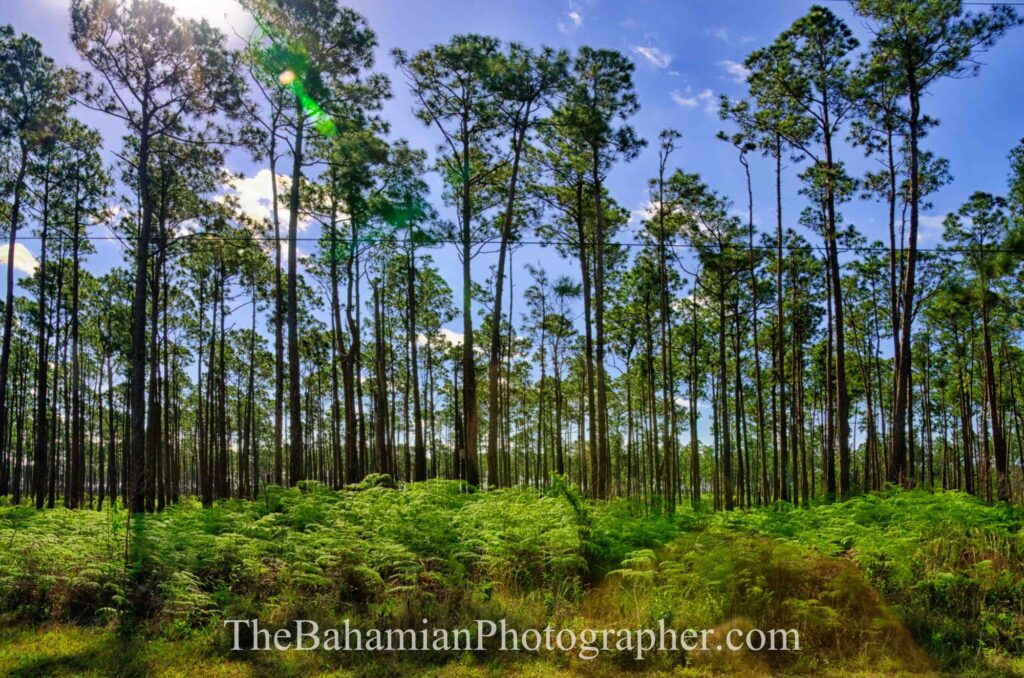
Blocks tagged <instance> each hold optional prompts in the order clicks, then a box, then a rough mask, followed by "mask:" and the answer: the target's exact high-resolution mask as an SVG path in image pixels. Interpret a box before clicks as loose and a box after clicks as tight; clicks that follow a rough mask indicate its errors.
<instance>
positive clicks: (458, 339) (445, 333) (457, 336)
mask: <svg viewBox="0 0 1024 678" xmlns="http://www.w3.org/2000/svg"><path fill="white" fill-rule="evenodd" d="M438 334H440V335H441V341H443V342H445V343H447V344H449V345H450V346H462V340H463V339H464V338H465V336H466V335H464V334H463V333H462V332H456V331H455V330H450V329H448V328H447V327H442V328H441V330H440V331H439V332H438ZM416 343H417V344H419V345H420V346H423V345H424V344H426V343H427V335H425V334H420V335H419V336H417V337H416Z"/></svg>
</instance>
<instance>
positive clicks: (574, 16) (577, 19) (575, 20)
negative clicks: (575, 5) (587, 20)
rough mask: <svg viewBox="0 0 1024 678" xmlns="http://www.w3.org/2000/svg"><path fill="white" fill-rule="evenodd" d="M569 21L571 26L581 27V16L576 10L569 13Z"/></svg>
mask: <svg viewBox="0 0 1024 678" xmlns="http://www.w3.org/2000/svg"><path fill="white" fill-rule="evenodd" d="M569 20H570V21H572V25H573V26H575V27H576V28H579V27H580V26H582V25H583V15H582V14H580V13H579V11H578V10H575V9H574V10H572V11H570V12H569Z"/></svg>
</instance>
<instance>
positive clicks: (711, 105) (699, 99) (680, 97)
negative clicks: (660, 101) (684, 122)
mask: <svg viewBox="0 0 1024 678" xmlns="http://www.w3.org/2000/svg"><path fill="white" fill-rule="evenodd" d="M689 93H690V88H689V87H687V88H686V92H685V93H680V92H678V91H676V92H672V101H674V102H676V104H678V105H679V106H682V107H683V108H696V107H698V106H701V107H703V108H704V110H705V111H707V112H708V113H717V112H718V101H717V99H716V97H715V93H714V92H712V91H711V90H710V89H703V90H701V91H700V92H699V93H697V94H694V95H692V96H687V95H688V94H689Z"/></svg>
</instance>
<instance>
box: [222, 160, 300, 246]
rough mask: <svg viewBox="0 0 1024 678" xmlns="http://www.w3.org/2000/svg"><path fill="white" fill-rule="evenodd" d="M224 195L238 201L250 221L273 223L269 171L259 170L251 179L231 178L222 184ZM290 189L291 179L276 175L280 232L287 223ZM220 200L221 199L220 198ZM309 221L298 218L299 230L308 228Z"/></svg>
mask: <svg viewBox="0 0 1024 678" xmlns="http://www.w3.org/2000/svg"><path fill="white" fill-rule="evenodd" d="M223 186H224V189H225V191H224V192H225V195H230V196H232V197H234V198H235V199H236V200H237V201H238V206H239V208H240V209H241V210H242V212H243V213H244V214H245V215H246V216H248V217H249V218H250V219H254V220H256V221H258V222H266V223H267V224H271V223H273V221H272V220H271V209H272V206H273V195H272V188H273V186H272V185H271V181H270V170H268V169H261V170H260V171H259V172H257V173H256V174H255V175H254V176H252V177H242V178H238V177H235V176H232V177H231V178H230V179H229V180H228V181H226V182H225V183H224V184H223ZM289 188H291V178H290V177H288V176H285V175H283V174H278V175H277V216H278V219H279V220H280V222H281V226H282V230H284V226H285V225H286V224H287V223H288V218H289V211H288V208H287V207H286V206H285V205H286V204H287V199H288V189H289ZM220 199H223V197H221V198H220ZM309 224H310V221H309V219H306V218H301V217H300V218H299V230H300V231H305V230H307V229H308V228H309Z"/></svg>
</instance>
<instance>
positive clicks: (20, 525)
mask: <svg viewBox="0 0 1024 678" xmlns="http://www.w3.org/2000/svg"><path fill="white" fill-rule="evenodd" d="M390 485H391V483H390V482H389V479H387V478H382V477H372V478H369V479H367V481H366V482H364V483H363V484H362V485H361V486H360V487H358V488H355V489H351V490H346V491H333V490H330V489H328V488H325V487H323V486H320V485H317V484H313V483H306V484H303V485H301V486H300V487H299V488H293V489H287V490H286V489H283V488H279V487H268V488H267V489H266V491H265V493H264V494H263V496H262V497H261V500H260V501H256V502H248V501H225V502H220V503H218V504H217V505H216V506H214V507H213V508H210V509H205V510H204V509H202V508H201V507H200V506H199V505H198V504H197V503H196V502H193V501H185V502H183V503H182V504H181V505H177V506H173V507H171V508H169V509H167V510H166V511H164V512H163V513H160V514H156V515H147V516H142V517H139V516H134V517H132V518H131V520H129V516H128V514H127V513H126V512H125V511H123V510H117V509H115V510H109V509H108V510H105V511H102V512H96V511H86V510H80V511H70V510H65V509H56V510H52V511H39V512H37V511H36V510H34V509H32V508H28V507H22V506H7V505H5V506H0V545H2V547H0V551H2V552H3V554H4V555H3V557H2V558H0V673H4V674H7V673H10V674H19V673H20V674H21V675H35V672H38V673H39V674H43V673H47V674H52V675H60V674H61V673H62V672H65V673H66V674H67V675H72V674H75V668H76V667H77V668H78V669H81V670H82V672H84V673H87V672H89V671H91V670H93V669H94V668H95V667H96V666H97V664H96V662H100V664H102V662H107V666H108V667H109V668H110V670H111V672H114V673H124V674H133V673H134V674H137V675H143V674H150V673H158V672H159V671H156V669H155V667H156V666H157V665H159V666H162V667H166V666H169V665H173V661H171V660H168V659H167V657H159V656H151V657H150V658H149V659H146V656H147V655H146V654H145V653H144V652H142V651H141V650H140V649H139V648H138V643H139V642H145V643H156V645H148V646H147V647H149V650H148V651H149V652H150V653H152V652H154V650H153V649H152V648H154V647H163V648H164V649H165V650H166V651H167V652H168V653H171V654H173V653H174V652H181V651H183V650H182V648H187V651H188V652H192V653H197V655H196V656H197V657H198V659H196V658H195V657H193V658H192V659H190V660H189V662H190V663H189V664H188V666H191V667H193V668H184V669H181V670H182V671H183V672H184V673H190V672H192V671H193V670H199V671H200V672H203V673H207V674H209V675H217V673H218V672H217V671H214V670H213V669H212V668H211V667H219V669H220V670H222V672H223V675H264V674H266V673H271V672H272V673H281V674H288V673H304V674H310V673H325V672H335V671H339V672H342V675H345V672H348V673H350V674H351V675H361V674H362V675H369V674H386V673H393V674H410V673H415V672H416V671H417V670H423V671H427V670H429V671H435V672H441V674H445V673H447V674H451V675H472V674H476V673H482V674H486V673H489V672H491V673H493V672H506V671H516V670H521V671H525V672H526V673H530V672H537V673H538V674H539V675H552V674H557V673H558V672H567V673H568V674H574V673H592V674H595V675H602V672H611V673H612V674H613V673H615V672H618V671H621V670H623V669H625V670H630V671H647V672H655V673H656V672H659V671H665V672H670V671H675V672H678V671H684V672H690V671H692V672H695V673H703V672H710V673H715V672H719V673H726V672H732V673H736V672H740V673H751V674H755V673H758V672H772V673H776V672H782V673H829V672H836V673H856V672H857V671H861V672H864V673H865V674H873V673H875V672H880V671H886V672H889V673H900V672H915V671H919V670H935V671H938V672H952V673H957V672H963V671H970V672H972V673H973V672H978V673H981V672H984V671H988V672H989V673H992V674H993V675H996V674H1003V673H1013V672H1014V671H1015V670H1019V669H1020V668H1021V666H1020V660H1019V657H1020V656H1021V655H1022V654H1024V535H1022V533H1021V531H1020V527H1021V525H1022V518H1024V514H1022V511H1021V509H1019V508H1017V507H1013V506H1007V505H997V506H987V505H985V504H984V503H982V502H980V501H978V500H976V499H975V498H973V497H970V496H967V495H964V494H961V493H956V492H936V493H927V492H924V491H913V492H905V491H890V492H886V493H882V494H870V495H865V496H860V497H856V498H854V499H851V500H849V501H846V502H842V503H833V504H821V505H817V506H814V507H812V508H810V509H801V508H794V507H792V506H790V505H788V504H777V505H775V506H772V507H766V508H763V509H758V510H755V511H750V512H733V513H728V514H721V513H718V514H715V513H710V512H693V511H690V510H688V509H687V510H680V511H679V512H678V513H676V514H675V515H669V514H667V513H664V512H662V511H659V510H656V509H651V508H650V507H647V506H644V505H643V504H640V503H637V502H633V501H627V500H614V501H608V502H591V501H586V500H583V499H581V498H580V497H579V496H578V494H576V493H575V491H574V490H572V489H570V488H567V487H566V486H565V485H563V484H562V483H560V482H558V481H556V482H555V484H554V486H553V488H552V489H551V490H549V491H547V492H539V491H535V490H528V489H506V490H500V491H494V492H486V493H481V492H467V491H466V490H465V488H464V487H463V486H461V485H460V484H458V483H455V482H450V481H428V482H424V483H417V484H412V485H408V486H404V487H401V488H394V487H391V486H390ZM126 553H127V554H128V558H127V559H126V558H125V554H126ZM253 618H257V619H259V620H260V622H261V624H263V625H265V626H268V627H273V626H282V625H285V624H288V623H289V622H290V621H292V620H295V619H311V620H316V621H318V622H319V623H321V624H324V625H328V626H339V625H340V624H341V621H342V620H343V619H349V620H351V623H352V624H353V625H358V626H363V627H367V628H369V627H387V628H395V627H408V628H411V627H413V626H415V625H417V624H419V623H420V621H421V620H422V619H429V620H430V621H431V624H432V625H434V626H447V627H451V628H454V627H458V626H460V625H467V626H468V625H470V624H472V622H473V620H476V619H502V618H503V619H506V620H507V622H508V623H509V624H510V625H515V626H518V627H520V628H531V627H532V628H543V627H544V626H546V625H548V624H551V625H552V626H554V627H568V628H584V627H588V628H602V627H619V628H621V627H627V626H628V627H634V628H635V627H643V626H657V620H658V619H662V618H664V619H666V620H667V621H668V622H669V623H670V624H672V625H674V626H676V627H677V628H686V627H692V628H715V627H719V626H722V627H726V626H728V627H744V628H746V627H751V628H753V627H756V628H783V627H785V628H797V629H799V630H800V632H801V638H802V641H801V644H802V651H801V652H799V653H775V654H766V653H756V654H757V656H753V654H751V655H749V656H730V657H722V656H718V655H716V656H713V657H709V656H702V655H700V654H699V653H690V654H689V655H687V654H682V653H673V654H661V655H655V656H652V657H650V658H649V659H648V660H645V661H644V662H642V663H640V662H636V661H635V660H633V659H632V657H631V656H628V654H627V653H622V654H621V655H616V654H615V653H612V654H611V655H610V656H604V655H602V657H601V658H599V659H598V660H596V661H593V662H584V661H582V660H580V659H579V658H578V657H576V656H573V655H569V654H565V653H563V654H552V655H541V656H531V657H523V656H509V654H508V653H502V656H500V657H499V656H496V655H488V654H483V655H478V654H476V653H474V656H468V655H464V656H453V655H452V654H450V653H447V654H446V653H433V654H432V653H415V654H416V656H415V657H413V656H411V655H406V656H402V657H366V656H365V655H364V656H362V657H360V656H359V655H358V653H333V654H332V655H331V656H328V653H234V652H231V651H230V648H229V635H228V634H227V633H226V631H225V630H224V629H223V626H222V624H223V620H224V619H253ZM54 629H57V630H58V631H57V633H58V635H60V634H64V636H65V638H64V640H63V641H62V642H65V643H66V644H68V645H69V646H74V647H79V645H81V644H82V643H85V644H86V645H88V643H93V645H96V647H99V646H100V645H102V648H103V649H102V651H100V650H96V651H95V653H94V654H92V655H90V654H88V653H83V652H84V651H79V650H75V652H76V653H77V654H76V655H75V656H76V657H77V659H73V658H72V659H68V657H67V656H65V657H63V659H61V658H60V657H56V656H53V657H51V656H49V655H46V656H34V655H33V653H32V652H28V651H27V650H25V648H24V647H21V646H22V645H24V646H25V647H28V643H29V642H30V641H29V637H30V636H28V635H26V634H29V633H31V634H33V635H32V636H31V638H32V639H33V640H32V643H35V639H36V635H35V634H38V633H54ZM140 639H141V640H140ZM97 644H99V645H97ZM4 645H6V646H7V648H8V649H7V650H6V651H5V650H4V649H3V647H4ZM44 645H45V644H44ZM32 646H33V647H40V648H41V647H43V645H39V644H38V643H36V644H34V645H32ZM16 647H18V648H20V649H19V650H18V651H14V650H12V649H11V648H16ZM133 648H134V649H133ZM94 650H95V648H94ZM39 651H40V652H43V651H44V650H39ZM46 651H49V650H46ZM69 652H70V651H69ZM129 655H130V656H131V657H132V660H131V661H127V662H126V660H125V657H126V656H129ZM257 655H259V656H257ZM268 655H274V656H268ZM295 655H302V656H301V657H296V656H295ZM76 661H77V662H78V663H77V664H76V663H75V662H76ZM147 661H149V662H153V663H151V664H146V663H145V662H147ZM168 661H170V663H168ZM195 661H198V662H200V664H201V665H202V666H203V667H205V668H202V669H195V664H194V662H195ZM33 662H34V663H33ZM737 662H739V663H740V664H737ZM737 666H740V667H741V668H737ZM680 667H683V668H680ZM98 671H99V674H102V673H103V671H102V669H99V670H98ZM172 673H173V672H172Z"/></svg>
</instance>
